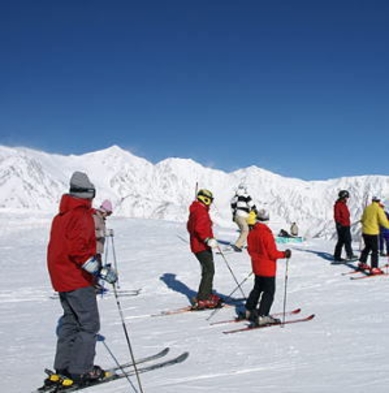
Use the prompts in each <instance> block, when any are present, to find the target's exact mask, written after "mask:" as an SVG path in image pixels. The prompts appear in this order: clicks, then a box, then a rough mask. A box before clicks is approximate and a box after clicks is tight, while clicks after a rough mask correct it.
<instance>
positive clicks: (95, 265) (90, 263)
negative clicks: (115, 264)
mask: <svg viewBox="0 0 389 393" xmlns="http://www.w3.org/2000/svg"><path fill="white" fill-rule="evenodd" d="M81 267H82V268H83V269H84V270H85V271H87V272H88V273H90V274H93V275H94V276H97V275H98V274H99V272H100V269H101V262H100V261H99V259H98V258H96V256H94V257H92V258H89V259H88V260H87V261H86V262H85V263H84V264H83V265H82V266H81Z"/></svg>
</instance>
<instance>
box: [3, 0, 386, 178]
mask: <svg viewBox="0 0 389 393" xmlns="http://www.w3.org/2000/svg"><path fill="white" fill-rule="evenodd" d="M0 34H1V37H2V39H1V40H0V53H1V61H0V86H1V89H0V108H1V109H0V144H2V145H6V146H27V147H31V148H35V149H38V150H43V151H47V152H50V153H60V154H66V155H67V154H83V153H87V152H91V151H96V150H100V149H104V148H107V147H110V146H112V145H119V146H120V147H122V148H123V149H126V150H129V151H130V152H132V153H133V154H135V155H138V156H140V157H144V158H146V159H147V160H149V161H151V162H153V163H157V162H159V161H161V160H163V159H165V158H169V157H180V158H191V159H193V160H195V161H197V162H199V163H201V164H202V165H204V166H208V167H213V168H215V169H221V170H223V171H227V172H231V171H234V170H237V169H241V168H245V167H248V166H251V165H256V166H258V167H261V168H264V169H267V170H269V171H272V172H275V173H278V174H281V175H283V176H288V177H297V178H301V179H304V180H326V179H330V178H338V177H344V176H357V175H366V174H381V175H386V174H387V162H386V154H387V146H388V143H389V133H388V128H389V111H388V105H389V97H388V95H389V74H388V69H389V51H388V49H387V48H388V47H389V2H387V1H386V0H337V1H333V0H328V1H319V0H315V1H312V0H294V1H290V0H274V1H261V0H241V1H235V0H234V1H232V0H198V1H182V0H164V1H159V0H145V1H141V2H140V1H117V0H113V1H110V2H107V1H100V0H94V1H87V0H83V1H79V0H66V1H55V2H53V1H49V0H37V1H27V0H16V1H12V2H11V1H8V2H2V4H1V6H0Z"/></svg>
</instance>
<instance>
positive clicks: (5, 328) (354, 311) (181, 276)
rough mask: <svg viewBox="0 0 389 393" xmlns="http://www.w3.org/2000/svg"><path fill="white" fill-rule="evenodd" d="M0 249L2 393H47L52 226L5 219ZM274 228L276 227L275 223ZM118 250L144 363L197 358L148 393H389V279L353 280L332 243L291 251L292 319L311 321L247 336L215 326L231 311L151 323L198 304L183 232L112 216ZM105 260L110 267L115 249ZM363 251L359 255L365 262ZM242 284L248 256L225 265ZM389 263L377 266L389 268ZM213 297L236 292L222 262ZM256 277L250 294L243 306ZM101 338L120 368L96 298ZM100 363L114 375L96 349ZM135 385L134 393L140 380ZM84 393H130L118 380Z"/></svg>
mask: <svg viewBox="0 0 389 393" xmlns="http://www.w3.org/2000/svg"><path fill="white" fill-rule="evenodd" d="M0 218H1V221H0V222H1V226H0V250H1V266H2V279H3V283H2V286H1V290H0V345H1V348H2V357H1V370H2V373H1V374H2V380H1V383H2V387H1V391H2V392H7V393H19V392H22V393H26V392H29V391H33V390H34V389H35V388H37V387H38V386H40V385H41V383H42V381H43V378H44V373H43V370H44V368H46V367H52V363H53V357H54V351H55V342H56V337H55V328H56V323H57V320H58V318H59V317H60V315H61V308H60V305H59V302H58V300H56V299H53V298H52V295H53V292H52V289H51V286H50V282H49V278H48V274H47V270H46V259H45V257H46V246H47V242H48V236H49V228H50V223H51V219H52V216H51V215H49V214H44V213H37V212H36V213H29V214H27V213H15V212H11V211H8V212H7V211H2V212H1V213H0ZM270 226H272V222H270ZM108 227H109V228H112V229H113V230H114V234H115V236H114V238H113V241H114V246H115V251H116V258H117V264H118V268H119V273H120V282H119V284H120V288H121V289H137V288H142V290H141V293H140V294H139V295H138V296H136V297H130V296H128V297H120V304H121V307H122V310H123V314H124V316H125V323H126V326H127V329H128V332H129V335H130V340H131V343H132V346H133V350H134V353H135V356H136V357H142V356H145V355H148V354H150V353H154V352H157V351H159V350H161V349H162V348H164V347H166V346H170V347H171V350H170V353H169V355H167V357H166V358H168V357H169V356H170V357H172V356H175V355H178V354H180V353H182V352H184V351H189V353H190V356H189V358H188V359H187V360H186V361H185V362H184V363H182V364H178V365H174V366H171V367H167V368H164V369H160V370H155V371H152V372H149V373H145V374H141V380H142V384H143V390H144V392H147V393H153V392H154V393H157V392H158V393H168V392H169V393H171V392H185V393H198V392H219V393H226V392H228V393H235V392H249V393H250V392H252V393H254V392H266V391H277V392H284V393H285V392H287V393H294V392H296V393H297V392H299V393H316V392H320V393H324V392H342V393H359V392H360V393H362V392H363V393H365V392H366V390H367V389H368V390H369V393H380V392H382V393H383V392H384V391H385V392H386V391H387V386H388V385H389V373H388V366H387V348H389V335H388V334H387V326H388V325H389V314H388V312H387V310H388V306H389V304H388V303H389V299H388V297H387V296H386V294H387V285H388V279H387V277H375V278H371V279H366V280H360V281H352V280H350V278H349V276H346V275H342V273H343V272H348V271H350V269H349V268H347V267H345V266H340V265H338V266H335V265H331V264H330V262H329V260H327V259H325V258H323V256H325V255H326V254H329V255H331V254H332V252H333V247H334V242H333V241H328V240H323V239H313V240H312V239H308V240H307V241H305V242H304V243H300V244H296V243H295V244H290V245H285V244H282V245H279V248H280V249H285V248H286V247H290V248H291V249H292V252H293V255H292V258H291V259H290V262H289V275H288V287H287V289H288V291H287V299H286V302H287V309H293V308H296V307H301V308H302V313H301V315H308V314H311V313H315V314H316V317H315V319H314V320H312V321H310V322H307V323H301V324H293V325H286V326H285V327H283V328H280V327H272V328H268V329H261V330H255V331H250V332H245V333H237V334H232V335H224V334H223V333H222V332H223V331H224V330H227V329H231V328H235V327H236V326H237V325H236V324H233V326H229V325H216V326H210V321H211V322H212V321H217V320H222V319H228V318H231V317H233V316H234V308H224V309H221V310H218V311H217V312H216V313H215V314H214V315H213V317H212V318H211V320H210V321H209V320H207V318H208V317H209V316H210V314H211V312H209V311H205V312H198V313H186V314H179V315H170V316H159V317H151V315H153V314H158V313H159V312H161V311H163V310H168V309H175V308H179V307H182V306H185V305H187V304H188V298H190V297H191V296H193V295H194V294H195V293H196V290H197V286H198V282H199V271H200V270H199V264H198V262H197V260H196V259H195V258H194V256H193V255H192V254H191V253H190V251H189V246H188V244H187V243H186V242H185V241H183V240H182V238H183V239H185V238H187V234H186V230H185V224H184V223H177V222H169V221H160V220H142V219H132V218H123V217H115V216H112V217H110V218H109V222H108ZM215 232H216V234H217V235H218V236H219V237H220V238H223V239H234V238H235V236H236V232H235V231H234V230H233V229H231V228H221V227H215ZM110 245H111V247H110V248H109V249H108V259H109V260H111V261H112V259H113V253H112V243H110ZM358 247H359V244H358V242H355V243H354V250H355V252H356V253H358ZM226 259H227V261H228V263H229V265H230V267H231V269H232V270H233V272H234V274H235V276H236V277H237V279H238V280H239V281H242V280H243V279H244V278H245V277H247V275H248V274H249V273H250V261H249V257H248V255H247V253H245V252H243V253H242V254H231V255H226ZM384 262H386V261H384V260H381V264H383V263H384ZM215 264H216V276H215V289H216V290H217V293H219V294H220V295H225V296H227V295H229V294H230V293H231V291H232V290H233V289H234V288H235V287H236V284H235V281H234V280H233V278H232V276H231V273H230V271H229V269H228V268H227V266H226V264H225V262H224V260H223V259H222V258H221V257H220V256H217V255H215ZM284 283H285V260H280V261H279V263H278V276H277V292H276V299H275V302H274V305H273V308H272V311H273V312H277V311H282V306H283V300H284ZM251 286H252V279H251V278H250V279H249V280H248V281H247V282H246V283H245V284H244V285H243V290H244V292H245V294H246V295H247V294H248V293H249V291H250V289H251ZM98 299H99V307H100V313H101V324H102V327H101V333H102V334H103V335H104V336H105V337H106V343H107V345H108V346H109V348H110V349H111V350H112V352H113V353H114V355H115V356H116V357H117V358H118V359H119V360H120V361H123V362H124V361H128V360H129V358H130V356H129V350H128V347H127V344H126V341H125V337H124V333H123V326H122V323H121V320H120V315H119V311H118V307H117V304H116V300H115V298H114V296H113V295H110V294H108V295H106V296H104V297H99V298H98ZM96 364H99V365H101V366H103V367H109V366H111V365H114V362H113V360H112V358H111V357H110V355H109V354H108V352H107V350H106V348H105V347H104V346H103V345H102V344H101V343H98V345H97V356H96ZM132 381H133V383H134V385H136V379H135V378H134V377H133V378H132ZM88 391H93V392H96V393H97V392H101V393H113V392H115V393H120V392H132V391H134V390H133V388H132V387H131V386H130V384H129V383H128V381H126V380H125V379H122V380H120V381H116V382H112V383H109V384H107V385H103V386H100V387H95V388H91V389H89V390H86V392H88Z"/></svg>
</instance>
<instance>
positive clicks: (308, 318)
mask: <svg viewBox="0 0 389 393" xmlns="http://www.w3.org/2000/svg"><path fill="white" fill-rule="evenodd" d="M300 313H301V308H296V309H294V310H291V311H287V312H285V316H292V315H297V314H300ZM281 316H284V313H283V312H279V313H275V314H272V317H281ZM314 317H315V314H311V315H308V316H306V317H301V318H294V319H286V320H285V321H282V320H280V321H279V322H276V323H271V324H270V323H269V324H265V325H253V324H252V323H249V324H246V325H245V326H244V327H241V328H237V329H232V330H225V331H223V333H224V334H232V333H240V332H248V331H251V330H256V329H263V328H268V327H272V326H284V325H289V324H292V323H300V322H308V321H311V320H312V319H313V318H314ZM237 322H248V321H247V320H246V319H239V318H235V319H229V320H225V321H218V322H213V323H211V325H220V324H227V323H237Z"/></svg>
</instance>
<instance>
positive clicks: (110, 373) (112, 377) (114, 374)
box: [32, 352, 189, 393]
mask: <svg viewBox="0 0 389 393" xmlns="http://www.w3.org/2000/svg"><path fill="white" fill-rule="evenodd" d="M188 356H189V352H183V353H182V354H181V355H179V356H176V357H175V358H172V359H169V360H164V361H161V362H158V363H155V364H151V365H149V366H143V367H137V371H138V373H145V372H149V371H153V370H157V369H159V368H163V367H167V366H172V365H174V364H178V363H182V362H183V361H185V360H186V359H187V358H188ZM131 365H132V363H130V364H129V366H131ZM126 367H128V366H126ZM121 368H125V367H123V365H121ZM47 372H48V373H50V370H47ZM51 373H52V372H51ZM106 375H107V376H106V377H105V378H104V379H101V380H97V381H94V382H92V383H89V384H88V385H86V386H77V385H74V386H69V387H62V386H60V385H59V386H55V387H50V388H49V389H46V390H42V389H37V390H34V391H33V392H32V393H42V392H44V393H60V392H76V391H78V390H83V389H87V388H90V387H92V386H97V385H102V384H105V383H108V382H112V381H116V380H118V379H122V378H128V377H131V376H133V375H135V370H130V371H126V372H125V373H123V372H122V371H120V368H119V367H118V366H116V367H113V368H111V369H108V370H106Z"/></svg>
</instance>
